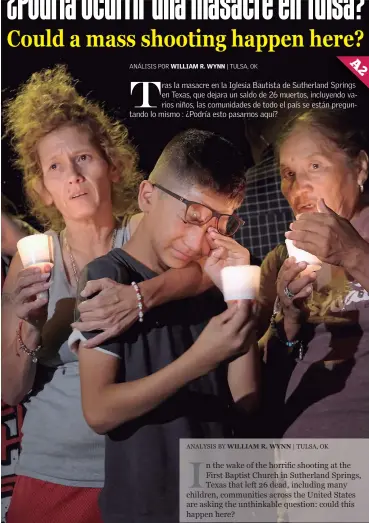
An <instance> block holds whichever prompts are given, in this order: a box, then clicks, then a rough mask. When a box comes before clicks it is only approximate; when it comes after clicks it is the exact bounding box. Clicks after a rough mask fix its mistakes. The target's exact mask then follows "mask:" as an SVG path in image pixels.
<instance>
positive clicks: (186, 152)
mask: <svg viewBox="0 0 369 523" xmlns="http://www.w3.org/2000/svg"><path fill="white" fill-rule="evenodd" d="M168 176H173V178H176V179H177V180H178V181H180V182H181V183H182V184H183V183H185V184H187V185H200V186H202V187H208V188H209V189H212V190H214V191H216V192H219V193H221V194H224V195H225V196H228V197H229V198H230V199H231V200H234V201H236V203H237V204H241V203H242V201H243V198H244V192H245V188H246V181H245V165H244V161H243V158H242V155H241V153H240V152H239V151H238V149H237V148H236V147H235V146H234V145H233V144H232V143H231V142H229V141H228V140H226V139H225V138H223V137H222V136H219V135H217V134H215V133H212V132H209V131H201V130H198V129H188V130H186V131H183V132H181V133H179V134H177V135H176V136H175V137H174V138H173V139H172V140H171V141H170V142H169V143H168V144H167V145H166V146H165V148H164V150H163V152H162V153H161V155H160V157H159V160H158V162H157V164H156V166H155V168H154V170H153V172H152V174H151V176H150V179H152V180H153V181H158V182H159V178H160V181H162V182H165V180H166V179H167V177H168Z"/></svg>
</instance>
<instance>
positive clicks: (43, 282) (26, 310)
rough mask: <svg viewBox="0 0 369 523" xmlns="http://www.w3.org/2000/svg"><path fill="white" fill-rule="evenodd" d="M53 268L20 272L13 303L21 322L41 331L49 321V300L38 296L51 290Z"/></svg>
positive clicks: (12, 298) (34, 268) (32, 268)
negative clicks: (47, 320) (42, 270)
mask: <svg viewBox="0 0 369 523" xmlns="http://www.w3.org/2000/svg"><path fill="white" fill-rule="evenodd" d="M50 273H51V266H46V267H45V268H44V272H41V269H40V268H39V267H29V268H28V269H23V270H21V271H20V272H19V274H18V278H17V281H16V284H15V289H14V292H13V293H12V295H11V297H10V298H11V301H12V304H13V307H14V312H15V314H16V315H17V316H18V318H19V319H20V320H24V321H27V322H28V323H29V324H31V325H33V326H34V327H36V329H37V330H39V331H41V330H42V327H43V325H44V323H45V322H46V319H47V307H46V305H47V302H48V300H47V298H42V299H39V298H37V294H38V293H40V292H45V291H47V290H48V289H49V288H50V285H51V282H50V281H47V280H49V279H50Z"/></svg>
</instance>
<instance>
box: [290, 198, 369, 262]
mask: <svg viewBox="0 0 369 523" xmlns="http://www.w3.org/2000/svg"><path fill="white" fill-rule="evenodd" d="M318 209H319V211H320V212H313V213H304V214H300V215H299V216H298V219H297V220H296V221H295V222H293V223H292V224H291V226H290V228H291V231H288V232H286V238H289V239H290V240H293V243H294V245H295V246H296V247H298V248H299V249H303V250H305V251H308V252H310V253H311V254H315V256H318V258H319V259H320V260H322V261H323V262H326V263H330V264H331V265H337V266H341V267H343V268H345V269H347V270H350V269H351V268H352V264H353V263H354V262H355V257H356V253H357V252H358V251H360V249H361V248H362V249H368V244H367V242H366V241H365V240H364V239H363V238H362V237H361V236H360V234H359V233H358V232H357V231H356V229H355V228H354V227H353V226H352V225H351V223H350V222H349V221H348V220H346V219H345V218H342V217H341V216H339V215H338V214H336V213H335V212H334V211H332V209H330V208H329V207H327V205H326V204H325V202H324V200H319V202H318Z"/></svg>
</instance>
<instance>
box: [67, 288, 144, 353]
mask: <svg viewBox="0 0 369 523" xmlns="http://www.w3.org/2000/svg"><path fill="white" fill-rule="evenodd" d="M94 294H97V295H96V296H94V297H93V298H91V299H90V300H86V301H84V302H82V303H80V305H79V306H78V310H79V313H80V319H79V321H78V322H75V323H73V324H72V327H73V328H75V329H79V330H80V331H85V332H90V331H95V330H98V331H102V332H101V333H100V334H97V335H96V336H94V337H93V338H91V339H90V340H88V341H86V342H84V346H85V347H87V348H93V347H97V346H98V345H100V344H101V343H103V342H104V341H106V340H108V339H110V338H113V337H114V336H117V335H118V334H121V333H122V332H124V331H126V330H127V329H128V328H129V327H130V326H131V325H133V324H134V323H135V322H136V321H137V320H138V311H139V309H138V301H137V295H136V291H135V290H134V288H133V287H132V285H122V284H121V283H117V282H115V281H113V280H111V279H109V278H101V279H99V280H92V281H89V282H87V284H86V286H85V288H84V290H83V291H82V292H81V296H82V297H83V298H88V297H89V296H93V295H94Z"/></svg>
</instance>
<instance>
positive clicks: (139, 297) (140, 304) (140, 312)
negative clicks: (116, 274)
mask: <svg viewBox="0 0 369 523" xmlns="http://www.w3.org/2000/svg"><path fill="white" fill-rule="evenodd" d="M131 285H132V287H133V288H134V290H135V291H136V296H137V301H138V321H139V322H140V323H142V322H143V315H144V313H143V300H142V294H141V291H140V288H139V286H138V285H137V283H136V282H135V281H133V282H132V283H131Z"/></svg>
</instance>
